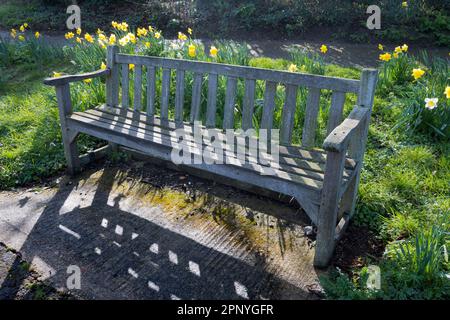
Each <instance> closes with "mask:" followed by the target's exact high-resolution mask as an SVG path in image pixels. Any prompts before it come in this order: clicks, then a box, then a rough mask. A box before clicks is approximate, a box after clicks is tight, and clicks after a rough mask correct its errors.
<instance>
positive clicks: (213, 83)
mask: <svg viewBox="0 0 450 320" xmlns="http://www.w3.org/2000/svg"><path fill="white" fill-rule="evenodd" d="M216 108H217V74H215V73H210V74H209V76H208V102H207V107H206V126H207V127H209V128H211V127H215V126H216Z"/></svg>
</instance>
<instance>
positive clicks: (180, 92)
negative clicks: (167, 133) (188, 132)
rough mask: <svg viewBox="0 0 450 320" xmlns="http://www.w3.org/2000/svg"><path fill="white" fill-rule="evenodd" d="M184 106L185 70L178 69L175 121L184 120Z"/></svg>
mask: <svg viewBox="0 0 450 320" xmlns="http://www.w3.org/2000/svg"><path fill="white" fill-rule="evenodd" d="M183 106H184V70H177V88H176V92H175V122H182V121H183Z"/></svg>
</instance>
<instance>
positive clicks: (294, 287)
mask: <svg viewBox="0 0 450 320" xmlns="http://www.w3.org/2000/svg"><path fill="white" fill-rule="evenodd" d="M101 168H102V166H101V167H100V168H94V169H90V170H89V171H87V172H85V173H84V174H83V175H81V176H80V177H79V178H78V179H74V180H70V179H69V178H67V177H63V178H62V179H60V180H61V181H59V182H58V185H56V186H54V187H51V188H48V189H44V190H41V189H36V190H27V191H25V190H23V191H19V192H0V241H1V242H3V243H5V244H6V245H7V246H9V247H12V248H14V249H15V250H18V251H20V252H21V254H22V257H23V259H25V260H26V261H30V262H32V266H33V268H35V269H36V270H37V271H38V272H39V273H40V274H42V275H43V276H42V279H41V280H46V281H47V282H49V283H51V284H52V285H53V286H54V287H55V288H57V289H63V288H65V287H66V283H67V277H68V274H67V268H68V267H69V266H71V265H76V266H78V267H79V268H80V270H81V290H74V291H72V293H74V294H76V295H77V296H81V297H84V298H91V299H178V298H180V299H267V298H269V299H313V298H317V296H315V295H314V294H312V293H310V292H309V290H308V288H310V286H313V287H314V286H315V285H316V284H317V276H318V275H317V271H316V270H315V269H314V268H313V267H312V258H313V248H312V247H311V241H310V240H309V239H308V238H306V237H305V236H304V235H303V229H302V226H304V225H305V224H306V223H307V222H306V221H307V220H306V218H304V216H303V213H302V212H301V211H299V210H298V209H295V208H294V207H293V206H289V205H284V204H281V203H277V202H274V201H272V200H268V199H265V198H262V197H258V196H255V195H251V194H248V193H246V192H242V191H238V190H235V189H233V188H229V187H225V186H222V185H219V184H214V183H212V182H208V181H205V180H201V179H198V178H194V177H191V176H188V175H185V174H182V173H179V172H176V171H170V170H168V169H164V168H162V167H158V166H156V165H144V164H143V163H141V162H135V163H133V165H131V166H130V167H126V168H117V167H108V168H106V169H104V170H103V169H101ZM274 211H277V212H279V213H280V214H282V215H284V216H286V217H287V220H289V217H293V216H296V217H298V216H300V218H301V219H305V220H304V221H305V224H302V225H296V224H292V223H289V222H287V221H285V220H277V219H275V218H273V217H271V216H269V215H267V214H266V213H271V212H274ZM1 286H2V284H1V283H0V291H1Z"/></svg>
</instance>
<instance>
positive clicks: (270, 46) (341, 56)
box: [0, 31, 449, 68]
mask: <svg viewBox="0 0 450 320" xmlns="http://www.w3.org/2000/svg"><path fill="white" fill-rule="evenodd" d="M0 36H1V37H9V33H8V32H6V31H0ZM43 38H44V39H45V40H46V41H49V42H50V43H53V44H58V45H59V44H61V45H62V44H64V43H65V41H66V40H65V39H64V36H63V35H45V34H44V37H43ZM169 41H170V40H169ZM200 41H202V42H203V43H204V44H205V45H206V46H207V47H209V46H210V44H211V40H209V39H200ZM246 43H248V45H249V46H250V48H251V53H252V55H254V56H266V57H270V58H289V52H288V49H289V48H292V47H294V48H299V49H302V50H306V51H307V52H314V53H318V54H320V47H321V45H322V44H324V43H325V44H327V46H328V49H329V50H328V52H327V54H326V55H324V58H325V61H326V62H329V63H334V64H338V65H342V66H348V67H356V68H364V67H377V66H378V64H379V60H378V56H379V54H380V51H379V50H378V48H377V46H376V45H373V44H355V43H348V42H340V41H328V40H326V39H322V40H321V39H319V40H314V41H313V40H255V39H249V40H247V41H246ZM393 49H394V48H393V46H388V47H387V48H386V50H393ZM421 50H425V51H426V52H427V53H428V54H429V55H430V56H436V57H442V58H448V54H449V50H448V49H447V48H421V47H415V46H413V45H412V46H410V52H411V53H413V54H418V53H419V52H420V51H421Z"/></svg>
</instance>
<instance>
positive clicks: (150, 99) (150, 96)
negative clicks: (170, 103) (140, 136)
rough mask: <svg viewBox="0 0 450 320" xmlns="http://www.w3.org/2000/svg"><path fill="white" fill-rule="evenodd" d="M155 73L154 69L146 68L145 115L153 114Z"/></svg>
mask: <svg viewBox="0 0 450 320" xmlns="http://www.w3.org/2000/svg"><path fill="white" fill-rule="evenodd" d="M155 92H156V72H155V67H152V66H147V115H148V116H153V115H154V114H155Z"/></svg>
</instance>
